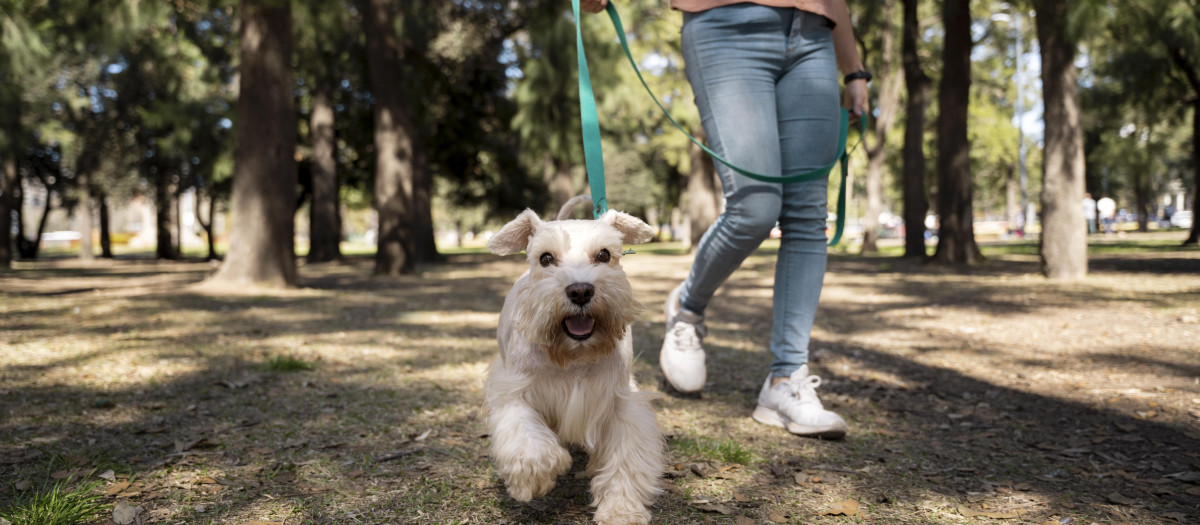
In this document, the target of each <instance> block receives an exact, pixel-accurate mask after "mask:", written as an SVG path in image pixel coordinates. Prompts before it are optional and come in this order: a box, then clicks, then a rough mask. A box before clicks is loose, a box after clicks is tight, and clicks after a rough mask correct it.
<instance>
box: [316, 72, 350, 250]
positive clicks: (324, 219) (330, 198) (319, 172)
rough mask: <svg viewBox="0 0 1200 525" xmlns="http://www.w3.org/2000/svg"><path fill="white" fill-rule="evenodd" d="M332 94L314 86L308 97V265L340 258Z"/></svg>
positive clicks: (325, 88)
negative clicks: (310, 103) (309, 149)
mask: <svg viewBox="0 0 1200 525" xmlns="http://www.w3.org/2000/svg"><path fill="white" fill-rule="evenodd" d="M332 92H333V90H332V89H331V88H330V86H329V85H328V84H321V85H318V86H317V88H316V90H315V91H314V92H313V96H312V112H311V114H310V115H309V134H310V135H311V138H312V149H313V159H312V179H313V180H312V205H311V212H310V217H311V218H310V220H309V239H310V241H309V242H310V245H309V249H308V260H309V262H325V261H332V260H336V259H339V258H341V256H342V250H341V242H342V222H341V214H340V213H339V212H338V182H337V160H336V158H335V157H334V151H335V149H336V147H337V144H336V139H335V137H334V134H333V127H334V113H335V112H334V108H333V96H332Z"/></svg>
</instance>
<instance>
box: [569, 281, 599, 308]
mask: <svg viewBox="0 0 1200 525" xmlns="http://www.w3.org/2000/svg"><path fill="white" fill-rule="evenodd" d="M595 293H596V287H595V286H592V285H591V284H588V283H575V284H572V285H570V286H567V297H569V298H570V299H571V302H572V303H575V304H577V305H579V306H583V305H585V304H588V303H589V302H591V300H592V295H594V294H595Z"/></svg>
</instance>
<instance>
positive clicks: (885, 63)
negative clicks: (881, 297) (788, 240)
mask: <svg viewBox="0 0 1200 525" xmlns="http://www.w3.org/2000/svg"><path fill="white" fill-rule="evenodd" d="M895 9H896V2H895V0H887V1H886V2H885V3H884V6H883V15H882V16H883V27H882V28H880V31H881V34H880V52H879V68H878V69H877V72H878V77H879V94H878V97H879V99H878V100H877V101H876V105H875V107H876V109H878V111H879V115H878V116H877V117H876V118H875V122H874V124H875V144H874V145H873V146H868V147H867V180H866V186H867V216H866V217H865V218H864V219H863V245H862V251H863V253H871V252H875V251H878V248H877V247H876V241H878V240H879V215H880V214H881V213H883V168H884V165H885V164H886V162H887V134H888V130H889V129H891V128H892V124H894V123H895V122H896V110H897V108H898V106H899V105H900V83H901V82H900V78H899V75H897V74H896V27H895V25H894V24H893V23H892V19H893V18H894V17H893V13H895Z"/></svg>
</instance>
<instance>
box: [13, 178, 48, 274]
mask: <svg viewBox="0 0 1200 525" xmlns="http://www.w3.org/2000/svg"><path fill="white" fill-rule="evenodd" d="M17 184H20V181H18V182H17ZM42 185H43V186H45V187H46V199H45V203H44V205H43V206H42V216H41V218H40V219H38V225H37V230H36V231H34V234H33V240H29V239H26V238H25V210H24V209H22V208H23V207H22V206H21V205H20V203H19V202H18V204H17V209H18V211H17V252H18V253H19V254H20V256H21V258H22V259H30V260H32V259H37V258H38V253H39V252H40V251H41V248H42V234H44V233H45V232H46V220H47V219H48V218H49V217H50V211H51V210H53V209H54V204H53V203H54V191H53V190H51V189H50V185H49V184H47V183H46V181H45V179H42ZM22 195H24V192H22Z"/></svg>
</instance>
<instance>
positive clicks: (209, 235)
mask: <svg viewBox="0 0 1200 525" xmlns="http://www.w3.org/2000/svg"><path fill="white" fill-rule="evenodd" d="M203 195H204V192H202V191H200V190H196V222H197V223H199V224H200V227H201V228H204V240H205V241H206V243H207V244H208V255H207V256H206V257H205V259H204V260H206V261H215V260H217V259H218V257H217V245H216V240H215V239H213V210H215V209H216V207H217V199H216V197H213V196H212V195H211V194H210V195H209V196H208V221H207V222H206V221H205V220H204V217H203V216H202V215H201V214H200V201H201V197H202V196H203Z"/></svg>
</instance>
